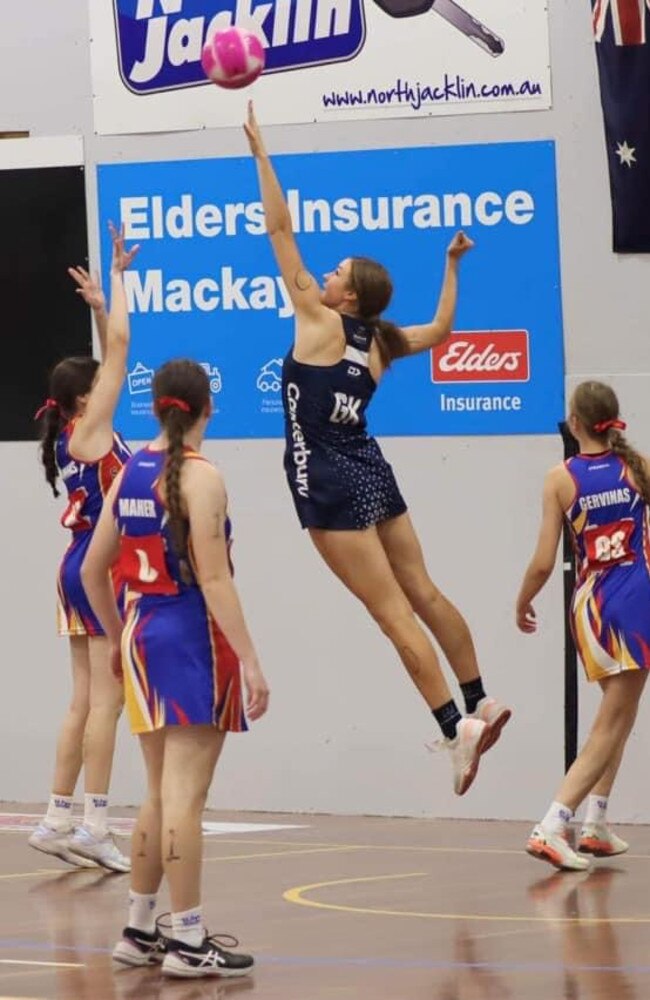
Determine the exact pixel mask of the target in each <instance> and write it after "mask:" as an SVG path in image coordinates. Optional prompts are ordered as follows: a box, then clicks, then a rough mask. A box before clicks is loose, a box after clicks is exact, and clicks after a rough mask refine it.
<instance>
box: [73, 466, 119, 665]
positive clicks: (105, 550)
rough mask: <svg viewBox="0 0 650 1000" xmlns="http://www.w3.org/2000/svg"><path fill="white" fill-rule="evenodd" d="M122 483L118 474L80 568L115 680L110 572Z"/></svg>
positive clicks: (115, 621) (116, 661)
mask: <svg viewBox="0 0 650 1000" xmlns="http://www.w3.org/2000/svg"><path fill="white" fill-rule="evenodd" d="M121 481H122V473H121V472H120V473H119V475H118V476H116V478H115V480H114V481H113V484H112V486H111V488H110V490H109V491H108V494H107V496H106V499H105V501H104V506H103V507H102V512H101V514H100V516H99V521H98V522H97V527H96V528H95V530H94V532H93V537H92V540H91V543H90V546H89V547H88V553H87V555H86V558H85V559H84V562H83V566H82V567H81V579H82V581H83V585H84V590H85V591H86V594H87V595H88V600H89V601H90V604H91V606H92V609H93V611H94V612H95V614H96V615H97V617H98V618H99V620H100V622H101V624H102V626H103V628H104V631H105V633H106V638H107V640H108V643H109V647H110V656H111V667H112V669H113V672H114V673H115V674H117V675H118V676H121V657H120V640H121V637H122V619H121V618H120V614H119V611H118V609H117V601H116V600H115V591H114V589H113V583H112V580H111V576H110V572H111V566H112V565H113V563H114V562H115V560H116V559H117V556H118V553H119V549H120V535H119V531H118V528H117V524H116V523H115V517H114V515H113V503H114V501H115V497H116V496H117V491H118V490H119V488H120V483H121Z"/></svg>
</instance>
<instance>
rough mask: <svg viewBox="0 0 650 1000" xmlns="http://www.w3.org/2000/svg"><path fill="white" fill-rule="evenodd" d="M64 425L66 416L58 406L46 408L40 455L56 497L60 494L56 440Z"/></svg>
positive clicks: (46, 476)
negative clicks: (57, 484) (57, 483)
mask: <svg viewBox="0 0 650 1000" xmlns="http://www.w3.org/2000/svg"><path fill="white" fill-rule="evenodd" d="M64 427H65V417H63V416H62V414H61V411H60V410H59V409H58V407H57V408H56V409H55V408H51V409H48V410H46V412H45V414H44V415H43V431H42V436H41V446H40V455H41V462H42V463H43V467H44V469H45V478H46V479H47V481H48V483H49V484H50V486H51V488H52V493H53V494H54V496H55V497H58V496H59V491H58V489H57V486H56V481H57V479H58V478H59V469H58V466H57V464H56V442H57V438H58V437H59V434H60V433H61V431H62V430H63V428H64Z"/></svg>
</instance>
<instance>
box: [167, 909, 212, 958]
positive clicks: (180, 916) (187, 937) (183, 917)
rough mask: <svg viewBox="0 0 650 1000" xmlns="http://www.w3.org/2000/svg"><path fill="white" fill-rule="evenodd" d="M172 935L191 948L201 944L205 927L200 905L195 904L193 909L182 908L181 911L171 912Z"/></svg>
mask: <svg viewBox="0 0 650 1000" xmlns="http://www.w3.org/2000/svg"><path fill="white" fill-rule="evenodd" d="M172 937H173V938H174V940H175V941H182V942H183V944H189V945H190V946H191V947H192V948H199V947H200V946H201V945H202V944H203V938H204V937H205V928H204V927H203V912H202V910H201V907H200V906H195V907H194V909H193V910H183V912H182V913H172Z"/></svg>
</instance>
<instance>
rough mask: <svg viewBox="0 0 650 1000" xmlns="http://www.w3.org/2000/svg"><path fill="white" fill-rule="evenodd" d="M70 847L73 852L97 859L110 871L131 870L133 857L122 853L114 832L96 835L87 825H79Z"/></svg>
mask: <svg viewBox="0 0 650 1000" xmlns="http://www.w3.org/2000/svg"><path fill="white" fill-rule="evenodd" d="M68 848H69V850H70V851H71V852H72V853H73V854H76V855H78V856H79V857H81V858H86V859H87V860H90V861H95V862H96V863H97V864H98V865H101V867H102V868H106V869H107V870H108V871H110V872H130V871H131V859H130V858H127V857H126V855H124V854H122V852H121V851H120V849H119V847H118V846H117V844H116V843H115V841H114V839H113V834H112V833H106V834H104V836H103V837H96V836H95V834H94V833H91V831H90V830H89V829H88V828H87V827H85V826H80V827H77V829H76V830H75V832H74V834H73V835H72V837H70V840H69V844H68Z"/></svg>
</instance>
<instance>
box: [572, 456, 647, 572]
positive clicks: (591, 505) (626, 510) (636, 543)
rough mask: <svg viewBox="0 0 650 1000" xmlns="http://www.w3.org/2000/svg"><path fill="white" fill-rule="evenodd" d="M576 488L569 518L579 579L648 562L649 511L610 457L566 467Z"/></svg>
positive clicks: (582, 458)
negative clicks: (622, 566)
mask: <svg viewBox="0 0 650 1000" xmlns="http://www.w3.org/2000/svg"><path fill="white" fill-rule="evenodd" d="M566 468H567V470H568V472H569V473H570V474H571V477H572V478H573V481H574V483H575V487H576V496H575V499H574V502H573V505H572V507H571V509H570V510H569V511H568V514H567V517H568V520H569V523H570V525H571V528H572V531H573V537H574V544H575V550H576V556H577V560H578V572H579V577H580V579H581V580H582V579H584V577H585V576H586V575H587V574H589V573H594V572H604V571H607V570H610V569H612V568H613V567H615V566H619V565H631V564H632V563H635V562H637V561H638V560H641V563H644V561H645V560H646V559H647V557H648V554H649V553H648V550H647V545H648V507H647V505H646V503H645V502H644V500H643V497H642V496H641V495H640V494H639V493H638V491H637V490H636V488H635V487H634V486H633V485H632V482H631V480H630V479H629V478H628V475H627V466H626V465H625V463H624V462H623V460H622V459H621V458H620V457H619V456H618V455H615V454H614V453H613V452H607V453H605V454H600V455H577V456H575V457H574V458H570V459H569V460H568V461H567V462H566Z"/></svg>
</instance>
